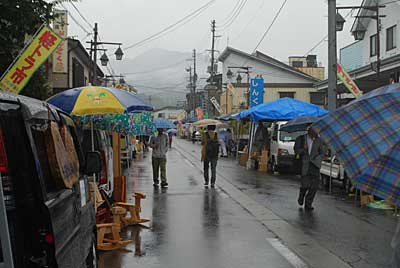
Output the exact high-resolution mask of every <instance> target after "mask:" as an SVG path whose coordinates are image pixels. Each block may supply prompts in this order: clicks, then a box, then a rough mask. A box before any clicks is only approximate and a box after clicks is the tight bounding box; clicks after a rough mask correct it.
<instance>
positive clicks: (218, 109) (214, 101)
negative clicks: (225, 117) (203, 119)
mask: <svg viewBox="0 0 400 268" xmlns="http://www.w3.org/2000/svg"><path fill="white" fill-rule="evenodd" d="M210 101H211V103H212V104H213V105H214V107H215V109H217V111H218V112H219V113H220V114H222V110H221V107H220V106H219V103H218V101H217V99H216V98H215V97H212V98H211V99H210Z"/></svg>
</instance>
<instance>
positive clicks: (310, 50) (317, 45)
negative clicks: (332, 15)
mask: <svg viewBox="0 0 400 268" xmlns="http://www.w3.org/2000/svg"><path fill="white" fill-rule="evenodd" d="M399 1H400V0H399ZM351 13H353V9H352V10H350V11H349V13H347V14H346V16H345V17H344V18H347V17H348V16H350V14H351ZM326 38H328V35H325V36H324V37H323V38H322V39H321V40H320V41H319V42H318V43H317V44H316V45H314V46H313V47H312V48H311V49H309V50H308V51H307V52H306V53H305V54H304V56H307V55H308V54H310V53H311V52H313V51H314V50H315V49H316V48H317V47H319V46H320V45H321V44H322V43H323V42H324V41H325V40H326Z"/></svg>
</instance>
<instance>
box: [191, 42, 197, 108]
mask: <svg viewBox="0 0 400 268" xmlns="http://www.w3.org/2000/svg"><path fill="white" fill-rule="evenodd" d="M196 82H197V73H196V49H193V81H192V88H193V92H192V94H193V111H194V110H195V109H196Z"/></svg>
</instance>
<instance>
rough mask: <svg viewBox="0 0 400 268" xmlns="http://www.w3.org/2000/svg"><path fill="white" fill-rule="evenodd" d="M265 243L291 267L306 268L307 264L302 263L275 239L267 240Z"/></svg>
mask: <svg viewBox="0 0 400 268" xmlns="http://www.w3.org/2000/svg"><path fill="white" fill-rule="evenodd" d="M267 241H268V242H269V243H270V244H271V246H272V247H273V248H275V249H276V251H278V252H279V254H281V255H282V256H283V257H284V258H285V259H286V260H287V261H288V262H289V263H290V264H291V265H293V267H295V268H308V266H307V264H305V263H304V261H303V260H302V259H300V258H299V256H297V255H296V254H295V253H294V252H293V251H291V250H290V249H289V248H288V247H286V246H285V245H284V244H282V242H281V241H280V240H279V239H277V238H267Z"/></svg>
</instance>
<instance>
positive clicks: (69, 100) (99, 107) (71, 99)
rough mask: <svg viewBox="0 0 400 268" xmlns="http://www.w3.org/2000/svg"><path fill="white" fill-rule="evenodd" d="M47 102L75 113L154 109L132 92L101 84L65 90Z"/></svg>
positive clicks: (109, 112) (115, 112)
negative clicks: (101, 85)
mask: <svg viewBox="0 0 400 268" xmlns="http://www.w3.org/2000/svg"><path fill="white" fill-rule="evenodd" d="M47 102H48V103H50V104H52V105H54V106H56V107H58V108H60V109H61V110H63V111H65V112H67V113H70V114H73V115H87V114H98V115H100V114H121V113H129V112H140V111H152V110H153V107H152V106H151V105H149V104H147V103H145V102H144V101H143V100H141V99H140V98H138V97H136V96H135V95H133V94H132V93H130V92H127V91H125V90H120V89H116V88H109V87H99V86H86V87H80V88H73V89H69V90H65V91H63V92H61V93H59V94H57V95H54V96H52V97H50V98H49V99H48V100H47Z"/></svg>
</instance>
